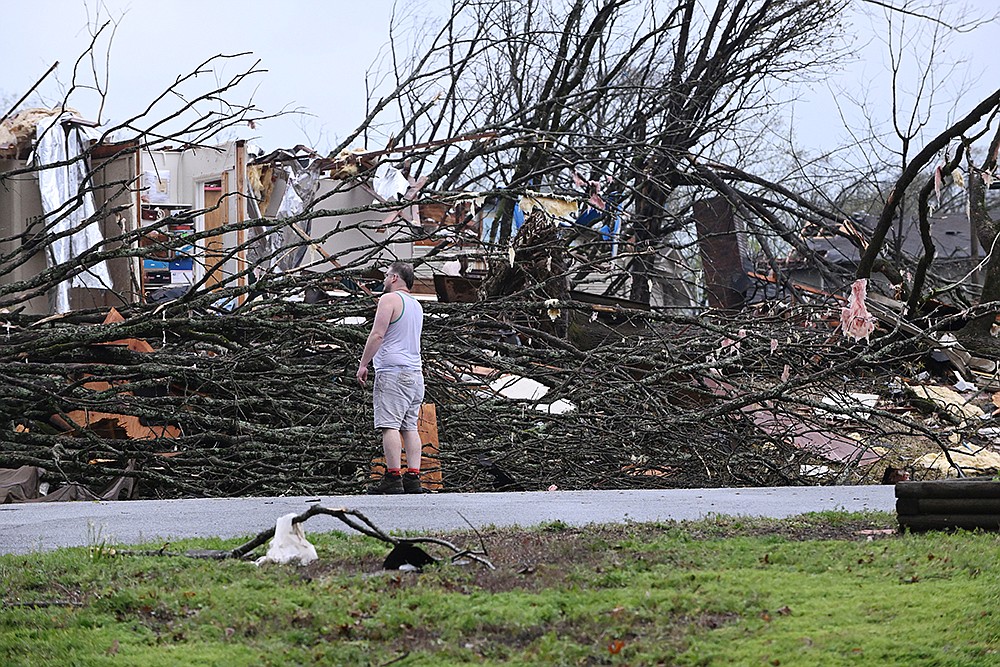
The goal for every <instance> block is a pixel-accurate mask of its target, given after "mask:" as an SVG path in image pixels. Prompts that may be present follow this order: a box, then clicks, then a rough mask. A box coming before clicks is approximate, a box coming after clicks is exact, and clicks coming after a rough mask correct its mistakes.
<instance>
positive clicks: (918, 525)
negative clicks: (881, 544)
mask: <svg viewBox="0 0 1000 667" xmlns="http://www.w3.org/2000/svg"><path fill="white" fill-rule="evenodd" d="M898 519H899V527H900V528H901V529H902V528H908V529H909V530H911V531H918V532H919V531H925V530H957V529H962V530H976V529H980V530H991V531H995V530H1000V514H900V515H899V517H898Z"/></svg>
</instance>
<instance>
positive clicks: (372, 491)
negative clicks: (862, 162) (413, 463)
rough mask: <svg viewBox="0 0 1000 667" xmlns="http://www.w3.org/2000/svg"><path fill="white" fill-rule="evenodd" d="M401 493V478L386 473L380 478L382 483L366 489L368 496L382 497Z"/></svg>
mask: <svg viewBox="0 0 1000 667" xmlns="http://www.w3.org/2000/svg"><path fill="white" fill-rule="evenodd" d="M402 492H403V478H402V476H400V475H391V474H389V473H386V474H385V475H383V476H382V481H380V482H379V483H378V484H372V485H371V486H369V487H368V495H370V496H382V495H392V494H396V493H402Z"/></svg>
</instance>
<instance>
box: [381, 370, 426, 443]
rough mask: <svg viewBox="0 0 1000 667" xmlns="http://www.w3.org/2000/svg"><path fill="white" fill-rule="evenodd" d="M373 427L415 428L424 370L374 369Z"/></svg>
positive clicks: (421, 398) (399, 429) (422, 392)
mask: <svg viewBox="0 0 1000 667" xmlns="http://www.w3.org/2000/svg"><path fill="white" fill-rule="evenodd" d="M372 402H373V403H374V405H375V428H376V429H383V428H392V429H396V430H398V431H416V430H417V414H418V413H419V412H420V404H421V403H423V402H424V374H423V373H422V372H420V371H376V372H375V388H374V389H373V390H372Z"/></svg>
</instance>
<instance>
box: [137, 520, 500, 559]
mask: <svg viewBox="0 0 1000 667" xmlns="http://www.w3.org/2000/svg"><path fill="white" fill-rule="evenodd" d="M318 514H324V515H327V516H332V517H335V518H337V519H340V520H341V521H342V522H343V523H345V524H347V525H348V526H349V527H351V528H352V529H354V530H356V531H357V532H359V533H361V534H362V535H365V536H367V537H373V538H375V539H376V540H379V541H380V542H385V543H386V544H390V545H392V546H393V547H398V546H400V545H414V544H436V545H438V546H442V547H446V548H448V549H450V550H451V551H452V556H451V559H450V560H451V562H452V563H454V562H457V561H458V560H459V559H461V558H468V559H470V560H474V561H476V562H477V563H479V564H481V565H485V566H486V567H487V568H489V569H490V570H495V569H496V567H495V566H494V565H493V563H491V562H490V561H489V560H487V559H486V558H485V555H486V552H485V549H483V551H481V552H480V551H472V550H470V549H462V548H460V547H458V546H456V545H454V544H452V543H451V542H448V541H447V540H442V539H440V538H437V537H393V536H391V535H389V534H388V533H385V532H384V531H383V530H382V529H380V528H379V527H378V526H376V525H375V524H374V523H372V522H371V520H370V519H369V518H368V517H366V516H365V515H364V514H362V513H361V512H358V511H357V510H350V509H347V508H346V507H340V508H329V507H322V506H320V505H312V506H311V507H310V508H309V509H307V510H306V511H305V512H303V513H302V514H300V515H298V516H297V517H295V518H294V519H292V523H293V524H295V523H302V522H303V521H306V520H307V519H309V518H310V517H314V516H316V515H318ZM463 518H464V517H463ZM272 537H274V528H273V527H272V528H268V529H267V530H265V531H261V532H260V533H258V534H257V536H256V537H254V538H253V539H252V540H250V541H249V542H246V543H245V544H241V545H240V546H238V547H236V548H235V549H232V550H228V551H227V550H225V549H189V550H188V551H185V552H184V553H177V552H169V551H166V550H165V546H164V547H163V548H160V549H155V550H146V551H119V552H118V553H119V554H121V555H124V556H187V557H188V558H208V559H213V560H227V559H230V558H237V559H243V558H246V557H247V556H248V555H249V554H250V553H252V552H253V550H254V549H256V548H257V547H260V546H263V545H264V544H266V543H267V541H268V540H270V539H271V538H272ZM481 542H482V537H480V543H481ZM434 560H435V561H437V560H438V559H437V558H435V559H434Z"/></svg>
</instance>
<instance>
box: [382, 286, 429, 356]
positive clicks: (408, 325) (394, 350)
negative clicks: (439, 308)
mask: <svg viewBox="0 0 1000 667" xmlns="http://www.w3.org/2000/svg"><path fill="white" fill-rule="evenodd" d="M394 294H398V295H399V297H400V298H401V299H402V300H403V312H401V313H400V314H399V317H397V318H396V319H395V320H393V321H392V322H390V323H389V328H388V329H386V332H385V338H383V339H382V345H381V346H380V347H379V348H378V352H376V353H375V357H374V358H373V359H372V364H373V365H374V366H375V370H376V371H404V370H407V371H419V370H421V369H422V368H421V367H422V364H421V361H420V334H421V332H422V331H423V328H424V309H423V308H422V307H421V306H420V302H419V301H417V300H416V299H414V298H413V296H411V295H410V294H407V293H406V292H394Z"/></svg>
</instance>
